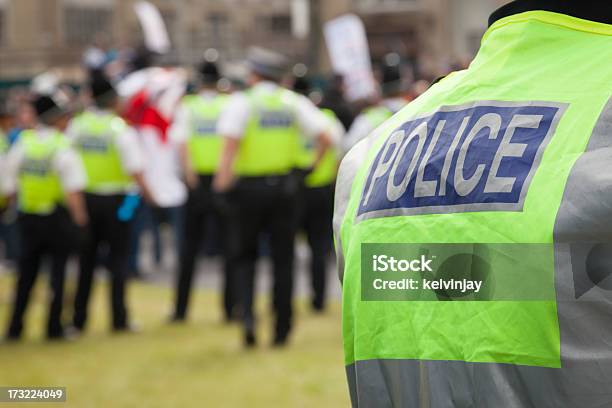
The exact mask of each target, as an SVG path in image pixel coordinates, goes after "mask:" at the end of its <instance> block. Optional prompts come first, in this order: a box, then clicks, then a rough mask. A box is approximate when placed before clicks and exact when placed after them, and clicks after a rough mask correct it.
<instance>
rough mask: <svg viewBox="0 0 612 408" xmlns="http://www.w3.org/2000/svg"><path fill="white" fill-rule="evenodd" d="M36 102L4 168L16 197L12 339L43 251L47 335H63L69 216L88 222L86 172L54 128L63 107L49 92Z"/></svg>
mask: <svg viewBox="0 0 612 408" xmlns="http://www.w3.org/2000/svg"><path fill="white" fill-rule="evenodd" d="M34 107H35V109H36V112H37V114H38V118H39V122H38V124H37V126H36V127H35V128H34V129H31V130H24V131H23V132H22V133H21V136H20V138H19V141H18V142H17V143H16V144H15V145H14V146H13V147H12V148H11V150H10V152H9V155H8V157H7V163H6V169H5V173H4V174H3V175H4V191H5V193H7V194H9V195H16V198H17V208H18V210H19V218H18V227H19V232H20V237H21V238H20V241H21V250H20V256H19V262H18V274H19V276H18V278H17V285H16V293H15V300H14V303H13V314H12V318H11V321H10V325H9V328H8V332H7V338H8V339H11V340H16V339H18V338H19V337H20V335H21V332H22V328H23V315H24V313H25V310H26V307H27V305H28V301H29V298H30V293H31V291H32V287H33V286H34V283H35V281H36V277H37V275H38V272H39V270H40V266H41V262H42V260H43V257H45V256H49V257H50V261H51V268H50V285H51V304H50V307H49V320H48V323H47V337H48V338H49V339H61V338H64V336H65V333H64V329H63V326H62V322H61V313H62V301H63V290H64V278H65V269H66V260H67V258H68V255H69V253H70V251H71V249H72V247H71V243H72V242H71V237H73V236H74V235H75V231H74V228H73V224H72V222H74V223H75V224H76V225H78V226H84V225H85V224H86V223H87V214H86V211H85V207H84V204H83V197H82V194H81V190H82V189H83V188H84V187H85V183H86V177H85V172H84V171H83V167H82V164H81V162H80V160H79V158H78V156H77V155H76V154H75V152H74V151H73V150H72V149H71V148H70V145H69V143H68V141H67V140H66V139H65V138H64V136H63V134H62V133H61V132H60V130H59V129H58V127H60V126H61V125H62V124H63V123H64V115H65V113H64V112H63V110H62V108H61V107H60V106H59V105H58V104H57V103H56V102H55V100H54V99H53V98H52V97H50V96H42V97H39V98H37V99H36V100H35V102H34ZM67 210H68V211H67ZM71 219H72V220H71Z"/></svg>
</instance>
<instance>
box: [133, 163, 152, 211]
mask: <svg viewBox="0 0 612 408" xmlns="http://www.w3.org/2000/svg"><path fill="white" fill-rule="evenodd" d="M131 176H132V178H133V179H134V182H135V183H136V185H137V186H138V189H139V190H140V194H141V195H142V198H143V199H144V200H145V201H146V202H147V203H148V204H149V205H151V206H153V207H156V206H157V203H156V202H155V197H153V194H152V193H151V189H150V188H149V184H148V183H147V182H146V181H145V178H144V173H143V172H142V171H140V172H137V173H132V174H131Z"/></svg>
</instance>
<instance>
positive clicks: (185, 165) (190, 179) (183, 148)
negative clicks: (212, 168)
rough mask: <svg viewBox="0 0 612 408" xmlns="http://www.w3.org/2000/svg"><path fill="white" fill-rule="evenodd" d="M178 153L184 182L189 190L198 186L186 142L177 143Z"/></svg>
mask: <svg viewBox="0 0 612 408" xmlns="http://www.w3.org/2000/svg"><path fill="white" fill-rule="evenodd" d="M178 153H179V160H180V162H181V170H182V172H183V177H184V179H185V184H187V187H188V188H189V189H190V190H193V189H195V188H196V187H197V186H198V176H197V174H196V173H195V171H194V170H193V165H192V164H191V158H190V154H189V147H188V146H187V143H180V144H179V145H178Z"/></svg>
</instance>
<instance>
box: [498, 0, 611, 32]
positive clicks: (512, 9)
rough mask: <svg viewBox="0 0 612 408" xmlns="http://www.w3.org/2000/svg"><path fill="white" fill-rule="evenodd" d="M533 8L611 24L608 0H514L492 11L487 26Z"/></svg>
mask: <svg viewBox="0 0 612 408" xmlns="http://www.w3.org/2000/svg"><path fill="white" fill-rule="evenodd" d="M534 10H544V11H551V12H554V13H560V14H565V15H568V16H572V17H577V18H581V19H583V20H591V21H597V22H600V23H605V24H612V13H611V12H610V3H609V0H603V1H602V0H515V1H513V2H511V3H508V4H506V5H504V6H502V7H500V8H499V9H497V10H495V11H494V12H493V14H491V16H490V17H489V26H490V25H492V24H493V23H495V22H496V21H497V20H500V19H502V18H504V17H508V16H511V15H514V14H519V13H524V12H526V11H534Z"/></svg>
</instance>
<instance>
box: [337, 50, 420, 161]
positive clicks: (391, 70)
mask: <svg viewBox="0 0 612 408" xmlns="http://www.w3.org/2000/svg"><path fill="white" fill-rule="evenodd" d="M399 58H400V57H399V55H397V54H395V53H390V54H387V55H386V56H385V62H384V64H383V66H382V78H381V85H380V88H381V92H382V98H380V96H377V97H376V98H375V99H374V103H372V104H371V105H370V106H368V107H366V108H365V109H364V110H363V111H362V112H361V113H360V114H359V115H358V116H357V117H356V118H355V121H354V122H353V124H352V125H351V127H350V128H349V129H348V133H347V134H346V138H345V139H344V140H343V142H342V145H343V146H342V148H343V153H346V152H348V151H349V150H350V149H351V147H353V146H355V145H356V144H357V142H359V141H360V140H362V139H364V138H365V137H367V136H368V135H369V134H370V133H371V132H372V131H373V130H374V129H376V128H377V127H378V126H379V125H381V124H382V123H383V122H384V121H385V120H387V119H389V118H390V117H391V116H393V115H394V114H395V113H396V112H398V111H399V110H400V109H402V108H403V107H404V106H405V105H406V103H407V102H408V101H407V100H406V98H404V97H403V95H402V94H403V91H404V81H403V77H402V73H401V66H400V64H399V63H400V60H399ZM376 99H378V100H376Z"/></svg>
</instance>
